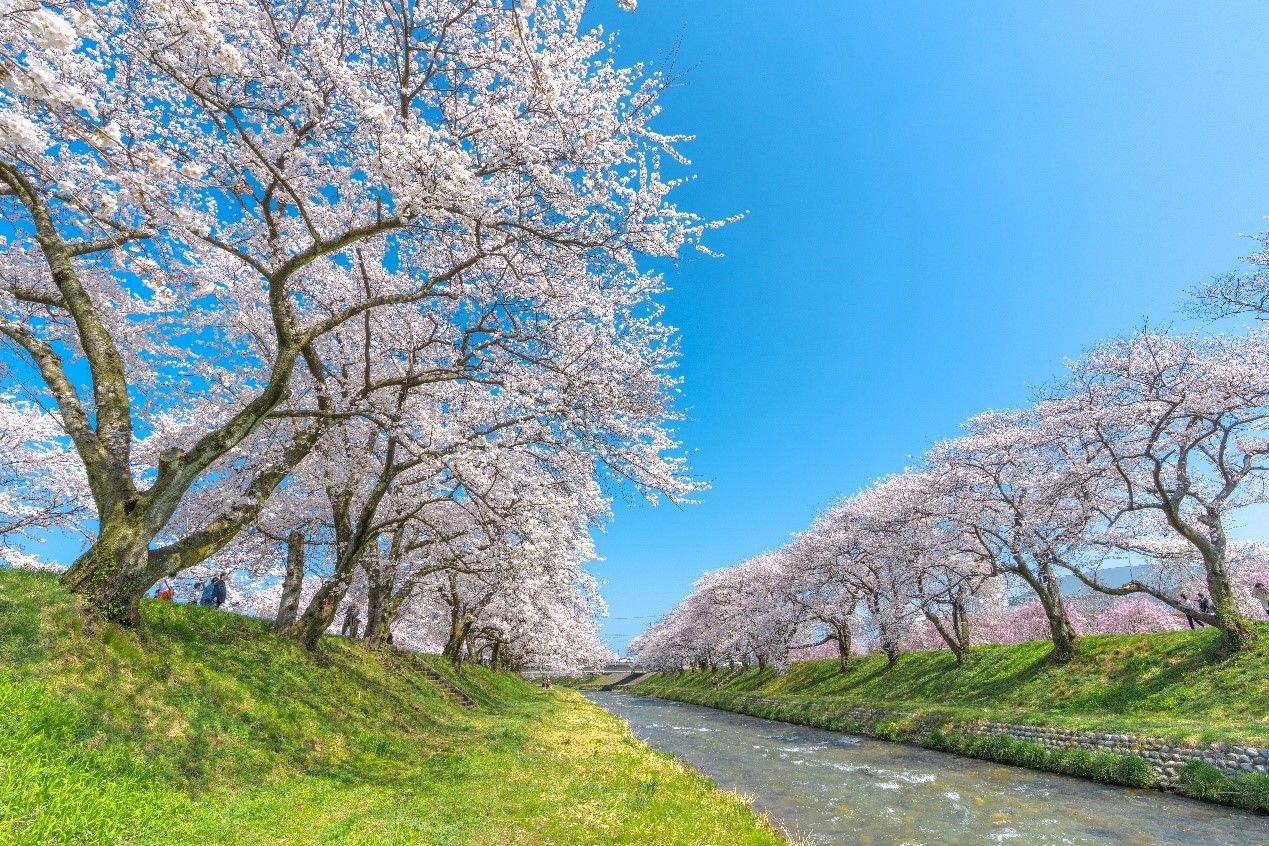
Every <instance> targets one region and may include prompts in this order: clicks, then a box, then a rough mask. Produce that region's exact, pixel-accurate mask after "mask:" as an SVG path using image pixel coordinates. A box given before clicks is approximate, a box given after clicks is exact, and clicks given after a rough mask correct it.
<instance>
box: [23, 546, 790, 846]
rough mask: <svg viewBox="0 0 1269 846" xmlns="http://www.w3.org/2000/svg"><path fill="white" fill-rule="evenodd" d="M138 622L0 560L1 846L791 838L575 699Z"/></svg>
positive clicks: (162, 621) (211, 615) (481, 675)
mask: <svg viewBox="0 0 1269 846" xmlns="http://www.w3.org/2000/svg"><path fill="white" fill-rule="evenodd" d="M141 614H142V620H141V623H140V625H138V626H137V627H136V628H133V629H128V628H122V627H119V626H116V625H113V624H109V623H100V622H97V623H94V622H91V621H90V620H89V619H88V618H86V617H85V616H84V615H83V614H82V613H81V612H80V610H79V608H78V606H77V605H76V604H75V603H74V602H73V601H72V600H71V598H70V596H69V595H68V594H67V593H66V592H65V591H64V590H63V589H62V588H61V587H60V586H59V585H58V583H57V580H56V578H55V577H54V576H52V575H51V574H45V573H25V572H15V571H8V570H0V844H4V846H19V844H21V846H28V845H29V846H37V844H38V846H48V845H49V844H66V846H70V844H74V845H75V846H106V844H125V843H126V844H129V846H181V845H182V844H188V846H205V844H225V846H230V844H232V845H233V846H238V844H263V843H268V844H271V846H284V845H285V844H296V845H297V846H298V844H306V846H307V844H323V846H337V844H349V845H350V846H353V845H354V844H355V846H396V845H397V844H400V846H407V844H409V846H423V844H427V846H433V845H434V846H442V844H444V845H445V846H457V844H463V845H464V846H467V845H468V844H471V846H505V844H510V843H515V844H536V845H537V846H556V844H565V843H568V844H575V843H576V844H627V845H628V846H643V845H644V844H649V843H657V844H683V846H688V844H702V843H711V844H712V843H718V844H723V843H725V844H743V846H779V844H782V843H784V842H785V841H784V839H783V837H782V836H781V835H779V834H778V833H777V832H776V831H775V830H774V829H773V828H772V827H771V826H769V825H767V824H766V823H765V822H764V821H763V820H762V819H761V818H759V817H758V816H757V815H756V814H755V813H754V812H753V811H752V810H751V809H750V808H749V807H748V805H747V804H746V803H745V802H744V801H743V800H742V799H741V798H740V797H739V796H737V795H735V794H733V793H727V792H723V791H720V790H718V789H717V788H716V787H715V786H714V785H713V784H712V783H710V781H709V780H707V779H706V778H705V777H703V776H702V775H700V774H699V773H697V772H696V771H695V770H693V769H691V768H690V767H688V766H685V765H684V764H681V763H679V762H678V761H676V760H674V759H673V758H671V757H670V756H669V755H666V754H663V753H659V752H654V751H652V750H650V749H649V748H648V747H647V746H645V745H644V744H643V743H641V742H640V741H639V740H637V739H636V738H635V737H633V736H632V735H631V734H630V732H629V731H628V730H627V729H626V727H625V725H624V724H623V723H622V721H621V720H620V719H619V718H617V717H615V716H613V715H611V714H608V713H606V712H604V711H603V710H601V709H599V708H597V707H595V706H594V705H592V704H591V703H589V702H587V701H585V700H584V699H583V698H582V697H581V696H580V695H578V694H577V693H575V692H572V691H565V690H560V689H558V688H556V689H553V690H549V691H547V690H542V689H541V688H540V687H538V686H537V685H535V684H531V683H528V682H525V681H523V680H522V679H520V678H519V676H517V675H514V674H512V673H506V672H494V671H491V670H489V669H487V668H485V667H480V666H471V665H464V666H463V667H462V668H461V669H460V670H456V669H454V668H453V667H452V666H451V665H450V664H449V663H448V662H447V661H444V660H442V659H439V658H436V657H435V656H431V657H429V656H417V657H416V656H410V655H405V654H402V653H394V652H386V653H378V652H370V651H368V650H366V649H364V648H362V647H361V646H358V645H356V644H355V643H352V642H350V641H348V640H347V639H344V638H329V639H327V640H325V641H323V643H322V649H323V654H324V656H325V660H324V661H320V662H319V661H315V660H314V659H313V658H312V657H311V656H310V655H308V654H307V653H305V651H304V650H303V649H301V648H300V647H299V646H298V645H297V644H296V642H295V640H294V639H290V638H283V637H280V636H278V635H276V634H274V633H273V631H272V629H271V627H269V626H268V625H266V624H265V623H263V622H262V621H259V620H252V619H248V618H245V617H241V616H238V615H236V614H228V613H224V612H217V611H213V610H210V609H202V608H194V607H189V606H182V605H173V604H171V603H160V602H144V603H142V604H141ZM420 660H421V661H424V662H426V663H428V664H429V665H430V666H431V667H432V668H433V669H434V671H435V672H437V673H440V674H442V675H444V677H445V678H446V679H448V681H449V683H450V684H451V685H453V686H454V687H455V688H457V689H459V690H462V691H464V692H465V693H466V694H467V695H468V696H469V697H470V698H471V699H472V700H473V701H474V702H475V707H473V708H465V707H463V705H462V704H460V703H459V702H458V701H456V699H455V698H454V697H453V696H452V695H451V693H450V692H449V691H447V690H446V689H445V688H444V687H443V686H441V685H438V684H436V683H435V682H434V681H433V680H431V679H430V678H429V677H428V675H426V674H424V673H423V672H421V671H420V670H419V668H418V666H417V663H416V662H418V661H420Z"/></svg>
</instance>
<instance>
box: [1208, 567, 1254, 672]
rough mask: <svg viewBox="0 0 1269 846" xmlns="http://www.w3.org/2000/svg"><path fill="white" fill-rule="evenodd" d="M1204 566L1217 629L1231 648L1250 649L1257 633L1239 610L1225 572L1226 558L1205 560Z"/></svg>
mask: <svg viewBox="0 0 1269 846" xmlns="http://www.w3.org/2000/svg"><path fill="white" fill-rule="evenodd" d="M1203 564H1204V567H1205V569H1206V570H1207V590H1208V594H1209V595H1210V596H1211V599H1212V614H1213V616H1215V617H1216V627H1217V628H1218V629H1220V630H1221V634H1222V635H1223V636H1224V639H1225V642H1226V644H1228V645H1229V647H1230V648H1232V649H1235V650H1239V649H1246V648H1248V647H1249V646H1251V645H1252V644H1254V643H1255V642H1256V632H1255V630H1254V629H1252V627H1251V621H1250V620H1248V619H1247V617H1246V616H1244V615H1243V613H1242V612H1241V611H1239V610H1238V601H1237V600H1236V599H1235V598H1234V590H1233V587H1232V586H1231V585H1230V583H1229V574H1228V573H1227V572H1226V570H1225V561H1224V556H1223V555H1222V556H1220V558H1219V559H1217V560H1211V561H1208V560H1205V561H1204V562H1203Z"/></svg>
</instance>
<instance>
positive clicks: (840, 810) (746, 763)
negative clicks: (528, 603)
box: [588, 692, 1269, 846]
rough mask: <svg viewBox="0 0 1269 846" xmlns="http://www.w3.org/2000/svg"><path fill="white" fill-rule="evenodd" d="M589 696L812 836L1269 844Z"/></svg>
mask: <svg viewBox="0 0 1269 846" xmlns="http://www.w3.org/2000/svg"><path fill="white" fill-rule="evenodd" d="M588 697H589V698H591V699H592V700H593V701H595V702H597V703H598V704H600V705H602V706H604V707H605V708H608V709H610V710H612V711H614V712H616V713H617V714H619V715H621V716H622V717H624V718H626V720H627V721H628V722H629V723H630V727H631V729H632V730H633V731H634V733H635V734H636V735H637V736H638V737H640V738H642V739H644V740H646V741H647V742H648V743H649V744H651V745H652V746H653V747H654V748H657V749H664V750H665V751H667V752H671V753H673V754H674V755H675V756H676V757H678V758H680V759H681V760H684V761H686V762H688V763H690V764H692V765H693V766H695V767H697V768H698V769H700V770H701V771H702V772H704V773H705V774H706V775H708V776H710V777H711V778H713V779H715V780H716V781H717V782H719V783H720V784H725V785H727V786H728V787H731V788H733V789H735V790H738V791H740V792H742V793H744V794H745V795H747V796H752V797H753V801H754V804H755V806H756V807H759V808H761V809H763V810H764V811H766V812H768V813H770V814H771V815H773V816H774V817H776V818H778V819H779V820H780V821H781V823H782V824H783V825H786V826H787V827H788V828H789V829H790V830H791V831H794V832H796V833H797V834H798V835H799V836H800V837H801V838H803V839H804V840H805V841H807V842H815V843H858V844H865V843H870V844H899V843H912V844H917V843H921V844H940V846H982V844H985V843H1006V842H1009V843H1029V844H1042V843H1050V844H1051V843H1068V844H1075V843H1079V844H1106V843H1115V844H1119V846H1192V844H1198V843H1201V844H1204V846H1246V844H1249V843H1269V816H1265V815H1258V814H1253V813H1251V812H1248V811H1241V810H1238V809H1236V808H1220V807H1216V806H1213V805H1209V804H1206V803H1202V802H1194V801H1192V800H1190V799H1185V798H1182V797H1179V796H1174V795H1171V794H1166V793H1158V792H1155V791H1150V790H1132V789H1124V788H1121V787H1111V786H1108V785H1104V784H1098V783H1096V782H1093V781H1088V780H1081V779H1073V778H1066V777H1063V776H1059V775H1052V774H1050V773H1045V772H1038V771H1035V770H1026V769H1019V768H1017V767H1006V766H1001V765H999V764H996V763H992V762H987V761H975V760H970V759H967V758H962V757H957V756H954V755H946V754H943V753H941V752H933V751H930V750H928V749H922V748H920V747H917V746H914V745H910V744H897V743H884V742H881V741H877V740H870V739H868V738H864V737H858V736H855V735H848V734H842V733H839V732H831V731H824V730H822V729H816V728H810V727H807V726H798V725H789V724H788V723H782V722H772V721H770V720H763V719H755V718H753V717H749V716H745V715H741V714H734V713H729V712H726V711H720V710H714V709H710V708H703V707H699V706H696V705H691V704H687V703H682V702H671V701H668V700H665V699H654V698H651V697H646V696H638V695H634V694H628V693H615V692H614V693H604V692H593V693H590V694H588Z"/></svg>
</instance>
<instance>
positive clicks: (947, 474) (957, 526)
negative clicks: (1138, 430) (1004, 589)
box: [926, 411, 1091, 661]
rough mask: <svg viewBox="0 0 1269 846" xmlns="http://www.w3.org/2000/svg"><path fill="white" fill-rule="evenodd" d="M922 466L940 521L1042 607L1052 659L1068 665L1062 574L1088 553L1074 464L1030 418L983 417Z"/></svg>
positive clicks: (1038, 420) (1037, 419) (1086, 513)
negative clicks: (938, 495)
mask: <svg viewBox="0 0 1269 846" xmlns="http://www.w3.org/2000/svg"><path fill="white" fill-rule="evenodd" d="M965 429H966V434H965V435H964V436H962V437H959V438H954V439H951V440H948V441H945V442H943V443H941V444H939V445H937V446H936V447H935V448H934V449H932V450H931V451H930V453H929V455H928V456H927V458H926V462H927V465H928V466H929V468H930V471H929V472H930V473H931V474H932V475H933V477H935V478H937V479H938V484H939V486H940V488H941V490H942V491H943V498H942V501H943V503H944V513H943V517H944V519H945V522H946V524H947V526H948V527H949V529H950V530H951V531H954V532H956V533H957V535H958V538H957V540H956V541H954V543H956V544H957V547H958V549H959V551H960V552H962V553H963V554H965V555H967V556H970V557H971V558H974V559H976V560H977V561H978V562H980V564H981V565H982V566H983V567H984V568H986V572H987V573H988V574H990V575H992V576H1003V575H1007V576H1012V577H1014V578H1016V579H1018V580H1019V581H1021V582H1022V583H1023V584H1025V585H1026V586H1027V587H1028V588H1029V589H1030V590H1031V591H1032V592H1033V593H1035V595H1036V597H1037V599H1038V600H1039V602H1040V605H1041V607H1042V608H1043V610H1044V613H1045V617H1046V619H1047V620H1048V626H1049V636H1050V639H1051V640H1052V641H1053V652H1052V653H1051V654H1052V658H1053V660H1055V661H1067V660H1070V659H1071V658H1072V657H1073V656H1074V654H1075V641H1076V632H1075V628H1074V626H1073V625H1072V624H1071V619H1070V615H1069V614H1068V612H1067V609H1066V604H1065V602H1064V600H1063V597H1062V590H1061V583H1060V581H1059V572H1060V569H1059V568H1060V567H1061V564H1062V562H1064V561H1070V560H1073V559H1074V558H1075V557H1076V556H1078V555H1079V554H1080V553H1081V552H1083V551H1084V550H1086V549H1088V548H1089V546H1090V543H1089V540H1088V537H1087V527H1088V525H1089V521H1090V519H1091V517H1090V509H1089V506H1088V502H1087V498H1086V496H1085V493H1084V492H1085V486H1084V476H1083V475H1081V474H1082V469H1081V467H1080V466H1079V465H1078V463H1071V462H1068V461H1065V460H1064V458H1063V456H1062V454H1061V451H1060V449H1058V448H1057V447H1056V446H1055V443H1056V442H1055V440H1054V438H1053V436H1052V434H1051V433H1050V432H1049V430H1048V429H1047V428H1046V421H1045V420H1044V418H1043V417H1042V416H1040V415H1038V414H1035V413H1033V412H1031V411H1017V412H988V413H985V414H982V415H979V416H978V417H975V418H973V419H971V420H970V421H968V422H967V423H966V424H965Z"/></svg>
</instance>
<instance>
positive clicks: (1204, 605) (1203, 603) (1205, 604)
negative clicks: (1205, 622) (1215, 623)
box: [1199, 593, 1212, 614]
mask: <svg viewBox="0 0 1269 846" xmlns="http://www.w3.org/2000/svg"><path fill="white" fill-rule="evenodd" d="M1199 610H1200V611H1202V612H1203V613H1204V614H1211V613H1212V600H1210V599H1208V598H1207V594H1205V593H1200V594H1199Z"/></svg>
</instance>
